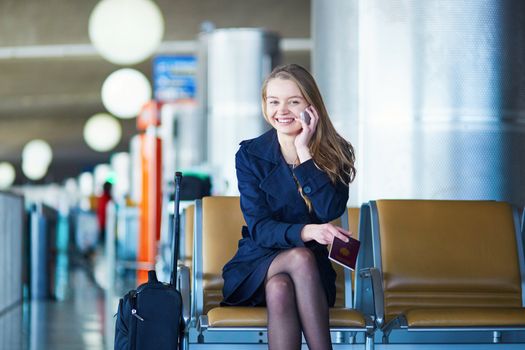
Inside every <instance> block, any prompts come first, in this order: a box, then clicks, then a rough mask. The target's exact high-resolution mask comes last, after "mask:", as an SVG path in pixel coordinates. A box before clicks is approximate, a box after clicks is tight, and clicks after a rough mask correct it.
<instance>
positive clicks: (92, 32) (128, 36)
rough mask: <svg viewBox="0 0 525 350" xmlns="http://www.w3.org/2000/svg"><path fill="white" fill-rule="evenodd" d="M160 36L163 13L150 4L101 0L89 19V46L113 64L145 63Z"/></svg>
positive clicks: (138, 0) (150, 2) (146, 1)
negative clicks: (90, 43)
mask: <svg viewBox="0 0 525 350" xmlns="http://www.w3.org/2000/svg"><path fill="white" fill-rule="evenodd" d="M163 35H164V19H163V18H162V13H161V12H160V10H159V8H158V7H157V5H156V4H155V3H154V2H153V1H149V0H103V1H100V2H99V3H98V4H97V5H96V6H95V8H94V9H93V12H91V15H90V17H89V38H90V39H91V42H92V43H93V45H94V46H95V49H96V50H97V51H98V52H99V53H100V55H101V56H102V57H104V59H106V60H108V61H110V62H112V63H115V64H120V65H132V64H136V63H139V62H142V61H144V60H145V59H146V58H148V57H149V56H151V55H152V54H153V52H154V51H155V50H156V49H157V47H158V46H159V44H160V43H161V41H162V36H163Z"/></svg>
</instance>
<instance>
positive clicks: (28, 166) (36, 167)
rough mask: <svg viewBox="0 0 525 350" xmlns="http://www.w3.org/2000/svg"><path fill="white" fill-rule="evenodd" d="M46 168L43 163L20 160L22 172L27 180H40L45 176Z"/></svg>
mask: <svg viewBox="0 0 525 350" xmlns="http://www.w3.org/2000/svg"><path fill="white" fill-rule="evenodd" d="M47 169H48V166H47V165H45V164H43V163H31V162H28V161H25V160H22V172H23V173H24V175H25V176H26V177H27V178H28V179H29V180H34V181H36V180H40V179H42V178H43V177H44V176H46V173H47Z"/></svg>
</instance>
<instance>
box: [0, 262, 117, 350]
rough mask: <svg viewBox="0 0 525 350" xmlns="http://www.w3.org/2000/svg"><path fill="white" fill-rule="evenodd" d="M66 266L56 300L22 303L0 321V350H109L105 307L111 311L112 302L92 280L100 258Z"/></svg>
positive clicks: (109, 321) (99, 267)
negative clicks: (108, 307)
mask: <svg viewBox="0 0 525 350" xmlns="http://www.w3.org/2000/svg"><path fill="white" fill-rule="evenodd" d="M68 260H70V261H68V263H67V264H66V269H67V271H64V273H62V274H60V278H61V279H63V281H62V284H63V285H62V287H61V289H60V293H58V294H60V295H59V296H58V298H54V299H48V300H31V301H26V302H25V303H23V304H21V305H18V306H16V307H14V308H12V309H10V310H9V311H8V312H5V313H3V314H2V315H0V350H55V349H57V350H62V349H64V350H84V349H86V350H99V349H100V350H104V349H112V348H113V347H112V343H113V341H112V337H113V330H112V327H114V326H113V325H114V319H113V318H112V317H111V316H110V317H111V319H108V316H107V315H108V314H110V312H106V306H110V307H111V308H114V307H113V305H115V304H116V301H115V300H114V299H115V298H114V297H113V298H112V300H110V301H109V304H110V305H109V304H108V301H107V300H106V299H107V298H106V294H107V293H106V292H105V291H104V290H103V289H102V288H101V287H100V285H99V283H97V281H96V280H95V276H96V275H97V274H98V275H100V274H103V273H104V271H103V264H102V263H100V262H101V261H103V257H102V256H101V255H95V256H93V257H91V258H90V259H82V258H76V259H75V258H73V259H68ZM97 270H98V271H97ZM101 270H102V271H101ZM57 277H58V274H57ZM57 282H58V281H57ZM117 301H118V299H117ZM114 313H115V311H113V314H114Z"/></svg>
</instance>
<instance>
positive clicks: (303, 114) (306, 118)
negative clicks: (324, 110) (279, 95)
mask: <svg viewBox="0 0 525 350" xmlns="http://www.w3.org/2000/svg"><path fill="white" fill-rule="evenodd" d="M299 118H301V120H303V121H304V122H305V123H306V125H310V120H311V119H312V118H311V117H310V113H308V112H307V111H306V110H304V111H302V112H301V113H299Z"/></svg>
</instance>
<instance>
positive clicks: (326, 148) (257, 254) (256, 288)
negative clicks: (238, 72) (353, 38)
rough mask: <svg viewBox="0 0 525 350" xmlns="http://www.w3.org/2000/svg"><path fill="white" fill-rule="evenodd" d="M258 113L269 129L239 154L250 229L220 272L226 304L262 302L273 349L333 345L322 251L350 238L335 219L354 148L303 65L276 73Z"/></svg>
mask: <svg viewBox="0 0 525 350" xmlns="http://www.w3.org/2000/svg"><path fill="white" fill-rule="evenodd" d="M262 109H263V113H264V117H265V119H266V121H267V122H268V123H269V124H270V125H271V126H272V127H273V129H272V130H270V131H268V132H266V133H265V134H263V135H261V136H259V137H257V138H255V139H252V140H247V141H243V142H242V143H241V147H240V149H239V151H238V152H237V154H236V169H237V179H238V185H239V191H240V195H241V209H242V211H243V214H244V218H245V220H246V223H247V226H244V227H243V229H242V239H241V240H240V241H239V248H238V251H237V253H236V255H235V256H234V257H233V258H232V260H230V261H229V262H228V263H227V264H226V265H225V266H224V269H223V277H224V289H223V294H224V300H223V305H252V306H266V307H267V309H268V343H269V347H270V349H286V350H290V349H300V347H301V331H302V332H303V333H304V336H305V338H306V341H307V343H308V347H309V348H310V349H330V348H331V341H330V332H329V325H328V320H329V316H328V308H329V307H330V306H333V305H334V302H335V279H336V276H335V272H334V270H333V269H332V266H331V263H330V261H329V259H328V252H327V249H326V245H327V244H331V243H332V240H333V238H334V237H339V238H340V239H342V240H344V241H348V238H347V236H350V235H351V233H350V232H347V231H345V230H344V229H342V228H340V227H336V226H334V225H332V224H330V223H329V222H330V221H331V220H334V219H336V218H338V217H339V216H341V215H342V214H343V212H344V210H346V203H347V201H348V186H349V183H350V182H351V181H352V180H353V179H354V176H355V168H354V151H353V148H352V145H351V144H350V143H349V142H347V141H346V140H344V139H343V138H342V137H341V136H340V135H339V134H338V133H337V132H336V131H335V129H334V127H333V125H332V123H331V122H330V119H329V117H328V113H327V111H326V108H325V106H324V103H323V100H322V98H321V94H320V92H319V89H318V87H317V85H316V83H315V81H314V79H313V77H312V76H311V75H310V73H309V72H308V71H307V70H306V69H304V68H303V67H301V66H299V65H295V64H291V65H285V66H281V67H278V68H276V69H274V70H273V72H272V73H271V74H270V76H269V77H268V78H267V79H266V80H265V82H264V84H263V87H262ZM303 111H306V112H307V113H308V114H309V117H310V118H308V117H307V118H305V119H301V112H303ZM308 119H310V120H308Z"/></svg>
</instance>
